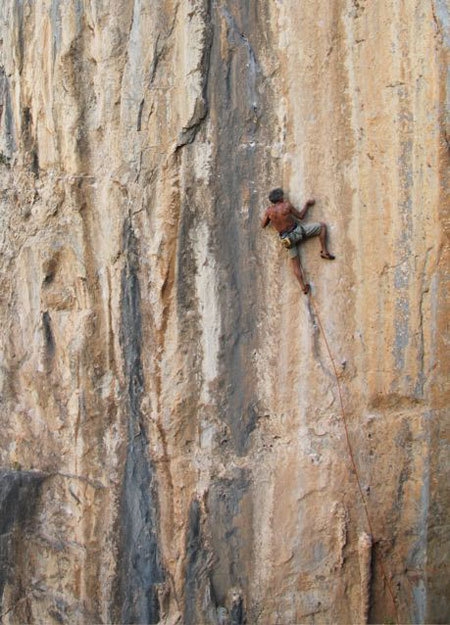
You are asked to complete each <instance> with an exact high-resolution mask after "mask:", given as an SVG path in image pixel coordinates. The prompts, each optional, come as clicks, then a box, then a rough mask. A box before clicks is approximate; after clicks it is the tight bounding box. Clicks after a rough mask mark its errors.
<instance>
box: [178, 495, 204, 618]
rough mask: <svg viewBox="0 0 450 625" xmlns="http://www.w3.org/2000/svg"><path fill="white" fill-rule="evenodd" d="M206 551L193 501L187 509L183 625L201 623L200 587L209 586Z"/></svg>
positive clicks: (196, 507) (195, 504) (196, 503)
mask: <svg viewBox="0 0 450 625" xmlns="http://www.w3.org/2000/svg"><path fill="white" fill-rule="evenodd" d="M207 575H208V551H207V549H206V547H205V541H204V537H203V536H202V528H201V507H200V502H199V501H198V500H197V499H195V500H194V501H192V503H191V506H190V509H189V520H188V530H187V535H186V569H185V575H184V580H185V582H184V592H185V598H184V620H183V622H184V624H185V625H197V623H199V622H202V620H203V614H202V601H201V597H202V593H201V589H202V586H203V585H204V584H205V583H206V584H207V585H209V580H208V578H207Z"/></svg>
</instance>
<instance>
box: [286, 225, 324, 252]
mask: <svg viewBox="0 0 450 625" xmlns="http://www.w3.org/2000/svg"><path fill="white" fill-rule="evenodd" d="M300 225H301V227H302V230H303V241H304V240H305V239H310V238H311V237H317V236H318V235H319V234H320V229H321V228H322V226H321V224H320V223H317V222H315V223H312V224H300ZM300 243H301V241H299V242H298V243H297V245H294V246H293V247H291V248H290V249H288V251H287V253H288V254H289V258H295V257H296V256H298V246H299V245H300Z"/></svg>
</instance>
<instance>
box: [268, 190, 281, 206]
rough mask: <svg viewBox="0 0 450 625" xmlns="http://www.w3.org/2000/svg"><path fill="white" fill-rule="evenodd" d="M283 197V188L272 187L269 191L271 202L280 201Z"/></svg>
mask: <svg viewBox="0 0 450 625" xmlns="http://www.w3.org/2000/svg"><path fill="white" fill-rule="evenodd" d="M283 198H284V192H283V189H280V188H279V187H278V188H277V189H272V191H271V192H270V193H269V200H270V201H271V202H272V204H276V203H277V202H281V200H282V199H283Z"/></svg>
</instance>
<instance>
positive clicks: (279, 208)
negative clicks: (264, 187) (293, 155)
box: [261, 188, 335, 295]
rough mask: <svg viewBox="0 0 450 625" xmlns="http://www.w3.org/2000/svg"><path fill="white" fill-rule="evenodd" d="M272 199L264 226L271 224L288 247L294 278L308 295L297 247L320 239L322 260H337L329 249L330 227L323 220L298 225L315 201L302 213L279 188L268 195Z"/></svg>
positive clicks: (303, 209) (308, 289)
mask: <svg viewBox="0 0 450 625" xmlns="http://www.w3.org/2000/svg"><path fill="white" fill-rule="evenodd" d="M269 200H270V201H271V203H272V204H271V206H269V207H268V208H267V209H266V210H265V212H264V215H263V217H262V220H261V226H262V227H263V228H265V227H266V226H267V225H268V224H269V223H270V224H272V226H273V227H274V228H275V230H277V232H278V234H279V235H280V239H281V241H282V243H283V244H284V245H285V247H287V248H288V253H289V257H290V258H291V260H292V269H293V271H294V274H295V277H296V278H297V280H298V281H299V283H300V286H301V288H302V291H303V293H304V294H305V295H307V294H308V293H309V291H310V289H311V287H310V285H309V284H307V283H306V282H305V279H304V277H303V270H302V266H301V263H300V251H299V247H298V246H299V243H300V242H301V241H303V240H305V239H309V238H310V237H315V236H318V237H319V240H320V244H321V250H320V255H321V257H322V258H325V259H326V260H334V258H335V257H334V256H333V254H330V252H329V250H328V247H327V225H326V223H324V222H323V221H320V222H317V223H310V224H300V223H299V221H301V220H303V218H304V216H305V215H306V213H307V211H308V208H309V207H310V206H313V205H314V204H315V203H316V201H315V200H308V201H307V202H305V204H304V206H303V208H302V210H301V211H298V210H296V209H295V208H294V207H293V206H292V204H291V203H290V202H289V201H288V200H286V199H285V197H284V191H283V189H280V188H278V189H273V190H272V191H271V192H270V193H269Z"/></svg>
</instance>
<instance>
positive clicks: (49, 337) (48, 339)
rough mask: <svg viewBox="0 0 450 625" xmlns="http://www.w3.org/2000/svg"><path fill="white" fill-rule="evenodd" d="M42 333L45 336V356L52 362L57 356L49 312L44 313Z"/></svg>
mask: <svg viewBox="0 0 450 625" xmlns="http://www.w3.org/2000/svg"><path fill="white" fill-rule="evenodd" d="M42 331H43V334H44V346H45V355H46V357H47V359H49V360H50V359H52V358H53V356H54V355H55V339H54V336H53V330H52V320H51V317H50V314H49V312H48V311H47V310H46V311H45V312H44V313H42Z"/></svg>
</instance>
